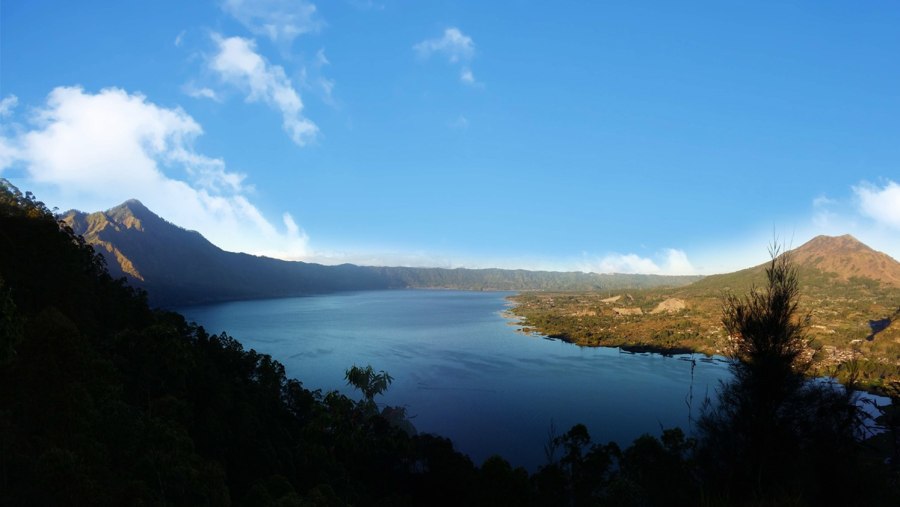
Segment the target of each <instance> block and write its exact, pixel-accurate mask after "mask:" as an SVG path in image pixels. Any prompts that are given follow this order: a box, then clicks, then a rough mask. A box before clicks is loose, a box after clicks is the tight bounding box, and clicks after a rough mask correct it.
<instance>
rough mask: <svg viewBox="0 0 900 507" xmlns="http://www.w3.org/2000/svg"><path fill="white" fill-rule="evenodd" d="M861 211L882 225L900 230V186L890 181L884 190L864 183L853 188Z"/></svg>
mask: <svg viewBox="0 0 900 507" xmlns="http://www.w3.org/2000/svg"><path fill="white" fill-rule="evenodd" d="M853 192H854V193H855V194H856V197H857V199H859V211H860V212H861V213H862V214H863V215H865V216H867V217H869V218H871V219H873V220H875V222H877V223H878V224H880V225H885V226H888V227H891V228H894V229H900V185H898V184H897V183H896V182H894V181H892V180H888V182H887V184H885V186H884V187H883V188H880V187H878V186H876V185H873V184H871V183H867V182H863V183H860V184H859V185H858V186H855V187H853Z"/></svg>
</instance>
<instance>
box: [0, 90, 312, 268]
mask: <svg viewBox="0 0 900 507" xmlns="http://www.w3.org/2000/svg"><path fill="white" fill-rule="evenodd" d="M202 133H203V129H202V128H201V127H200V125H199V124H198V123H197V122H196V121H195V120H194V119H193V118H192V117H191V116H189V115H188V114H187V113H185V112H184V111H183V110H182V109H180V108H174V109H169V108H164V107H160V106H157V105H155V104H153V103H152V102H150V101H148V100H147V98H146V97H144V96H143V95H140V94H129V93H128V92H126V91H125V90H122V89H118V88H107V89H104V90H101V91H100V92H99V93H95V94H93V93H88V92H85V91H84V90H83V89H81V88H77V87H60V88H56V89H54V90H53V91H52V92H51V93H50V95H49V96H48V97H47V101H46V103H45V104H44V105H43V106H42V107H41V108H39V109H38V110H37V113H36V115H35V116H34V118H33V121H32V123H31V125H30V126H29V127H28V128H27V129H24V130H23V131H21V132H19V133H17V134H15V135H12V136H9V137H7V136H6V135H3V136H0V146H2V145H6V146H10V147H12V148H13V149H14V150H13V156H11V157H10V158H9V159H8V160H5V161H4V160H2V158H0V162H2V166H0V172H2V171H3V170H4V169H8V168H9V167H10V166H15V167H18V168H19V169H23V170H24V174H25V175H26V178H27V180H28V184H29V185H31V186H34V185H37V186H39V187H42V188H41V190H42V191H44V192H43V193H42V194H41V195H42V196H44V199H45V200H46V201H47V202H49V203H53V204H57V205H62V206H70V207H74V208H78V209H81V210H84V211H94V210H98V209H105V208H107V207H110V206H112V205H115V204H118V203H119V202H122V201H124V200H126V199H130V198H137V199H140V200H141V201H143V202H144V203H145V204H146V205H147V206H148V207H150V209H152V210H154V211H156V212H157V213H159V214H160V215H162V216H163V217H165V218H166V219H168V220H171V221H172V222H174V223H176V224H179V225H181V226H183V227H187V228H189V229H194V230H197V231H199V232H200V233H202V234H203V235H204V236H206V237H207V238H209V239H210V241H212V242H213V243H215V244H217V245H219V246H220V247H222V248H225V249H227V250H232V251H245V252H250V253H258V254H268V255H275V256H278V257H282V258H300V257H304V256H305V255H307V254H308V248H307V244H308V238H307V236H306V235H305V234H304V233H303V231H302V230H300V228H299V227H297V225H296V223H295V222H294V220H293V218H291V217H290V215H288V214H285V215H284V216H283V217H282V222H283V225H282V226H281V227H277V226H275V225H273V224H272V223H270V222H269V221H268V220H266V218H265V217H264V216H263V215H262V213H261V212H260V211H259V209H257V208H256V207H255V206H254V205H253V204H252V203H251V202H250V200H249V199H248V194H249V192H250V189H249V188H248V186H247V185H246V184H245V183H244V182H245V176H244V175H243V174H240V173H237V172H234V171H229V170H227V169H226V167H225V162H224V161H223V160H222V159H219V158H213V157H208V156H206V155H204V154H201V153H198V152H197V151H195V150H194V148H193V141H194V140H195V139H196V138H197V137H198V136H200V135H201V134H202Z"/></svg>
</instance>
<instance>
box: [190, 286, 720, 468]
mask: <svg viewBox="0 0 900 507" xmlns="http://www.w3.org/2000/svg"><path fill="white" fill-rule="evenodd" d="M510 294H511V293H504V292H463V291H442V290H392V291H367V292H353V293H339V294H330V295H318V296H309V297H297V298H285V299H268V300H255V301H239V302H231V303H221V304H215V305H206V306H193V307H186V308H180V309H179V311H180V312H181V313H183V314H184V315H185V316H186V317H187V318H188V319H189V320H193V321H196V322H197V323H198V324H200V325H202V326H204V327H205V328H206V329H207V331H209V332H215V333H218V332H221V331H226V332H227V333H228V334H230V335H231V336H234V337H235V338H237V339H238V340H239V341H241V342H242V343H243V344H244V347H245V348H247V349H251V348H252V349H255V350H256V351H257V352H261V353H265V354H270V355H271V356H273V358H275V359H276V360H278V361H280V362H282V363H283V364H284V366H285V368H286V372H287V374H288V376H290V377H294V378H297V379H298V380H300V381H301V382H303V384H304V386H305V387H307V388H309V389H321V390H322V391H323V392H327V391H330V390H340V391H342V392H344V393H346V394H348V395H351V396H354V397H357V398H358V397H359V396H358V393H356V392H352V388H350V387H349V386H347V384H346V383H345V381H344V372H345V370H346V369H347V368H349V367H350V366H352V365H354V364H355V365H359V366H366V365H372V366H373V367H374V368H375V369H376V370H384V371H386V372H388V373H389V374H390V375H391V376H392V377H393V378H394V382H393V384H391V386H390V389H389V390H388V391H387V393H386V394H385V395H384V396H381V397H378V398H376V401H378V402H379V403H380V404H388V405H394V406H402V407H405V408H406V410H407V414H408V415H409V416H410V420H411V422H412V423H413V424H414V425H415V427H416V429H417V430H418V431H419V432H426V433H435V434H438V435H441V436H445V437H449V438H450V439H452V440H453V442H454V444H455V446H456V447H457V448H458V449H459V450H461V451H462V452H464V453H466V454H468V455H469V456H470V457H471V458H472V460H473V461H474V462H475V463H476V464H478V463H481V462H483V461H484V460H485V459H486V458H488V457H489V456H491V455H493V454H499V455H501V456H503V457H504V458H506V459H508V460H509V461H510V462H511V463H512V464H513V465H519V466H524V467H526V468H528V469H531V470H534V469H536V468H537V467H538V466H539V465H541V464H543V463H544V462H545V461H546V458H545V453H544V444H545V443H546V442H547V440H548V432H550V431H551V427H555V430H556V432H557V433H558V434H561V433H563V432H565V431H567V430H568V429H569V428H570V427H571V426H572V425H574V424H577V423H583V424H585V425H586V426H587V427H588V429H589V430H590V433H591V436H592V438H593V440H594V441H595V442H607V441H615V442H617V443H619V444H620V445H627V444H629V443H630V442H631V441H632V440H633V439H635V438H636V437H638V436H640V435H641V434H644V433H649V434H653V435H658V434H659V433H660V431H661V428H669V427H673V426H680V427H681V428H682V429H684V430H685V432H687V433H689V434H690V433H691V428H692V420H693V419H695V418H696V417H697V416H698V415H699V414H700V411H701V408H702V405H703V402H704V400H705V399H706V398H707V397H709V398H711V399H713V400H714V399H715V398H716V396H715V394H716V390H717V388H718V386H719V383H720V381H723V380H728V379H729V378H730V373H729V371H728V368H727V363H726V362H725V361H724V360H723V359H722V358H707V357H705V356H703V355H700V354H696V355H680V356H673V357H666V356H662V355H659V354H649V353H646V354H631V353H627V352H623V351H620V350H618V349H610V348H585V347H578V346H575V345H572V344H569V343H565V342H562V341H559V340H550V339H547V338H545V337H541V336H530V335H525V334H522V333H520V332H516V326H515V325H514V324H515V322H513V321H511V320H510V319H508V318H505V317H504V315H503V311H504V309H506V308H507V306H508V305H509V303H508V302H507V301H506V297H507V296H509V295H510Z"/></svg>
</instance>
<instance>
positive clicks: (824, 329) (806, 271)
mask: <svg viewBox="0 0 900 507" xmlns="http://www.w3.org/2000/svg"><path fill="white" fill-rule="evenodd" d="M800 276H801V283H802V284H803V285H802V286H803V296H802V299H801V311H802V312H805V313H809V315H810V327H809V337H810V338H811V347H812V349H813V351H815V356H814V359H815V361H816V368H815V370H816V373H818V374H830V373H834V374H837V375H838V376H841V377H844V378H846V376H847V374H848V373H849V368H850V367H851V366H852V364H853V360H854V359H856V364H858V365H859V368H860V370H861V371H860V376H861V380H862V382H863V383H864V384H866V385H870V386H872V387H878V386H879V385H881V384H883V383H884V382H889V381H900V324H897V323H896V322H893V323H892V324H890V325H888V326H887V327H886V328H884V329H882V330H881V331H880V332H878V333H876V334H875V335H874V337H873V336H872V334H873V328H872V326H871V325H870V323H874V324H875V328H876V329H877V328H878V327H879V326H878V324H877V322H878V321H882V322H884V321H883V319H890V320H892V321H893V320H895V318H896V317H900V315H898V313H897V312H898V308H900V289H898V288H895V287H892V286H888V285H885V284H880V283H878V282H875V281H873V280H870V279H865V278H850V279H849V280H848V281H842V280H840V279H839V277H838V276H836V275H833V274H830V273H826V272H823V271H820V270H818V269H815V268H802V269H801V274H800ZM763 277H764V273H763V269H762V267H755V268H750V269H746V270H742V271H738V272H736V273H731V274H729V275H721V276H711V277H707V278H705V279H704V280H701V281H699V282H697V283H694V284H692V285H690V286H687V287H682V288H675V289H646V290H637V291H627V292H603V293H531V294H520V295H517V296H515V297H514V298H512V299H513V301H515V302H516V303H517V306H516V307H514V308H513V309H512V312H513V313H514V314H516V315H519V316H521V317H524V321H523V329H524V330H525V331H536V332H540V333H542V334H547V335H551V336H557V337H559V338H562V339H565V340H567V341H570V342H573V343H576V344H579V345H585V346H610V347H625V348H631V349H648V350H655V351H660V352H681V351H685V350H691V351H698V352H703V353H706V354H726V353H727V352H728V339H727V336H726V334H725V331H724V330H723V328H722V324H721V302H722V296H723V295H724V294H725V293H727V292H728V291H730V292H733V293H735V294H744V293H746V292H747V291H748V290H749V289H750V288H751V287H752V286H753V285H754V284H756V285H761V284H762V283H763V280H764V278H763ZM616 295H619V296H621V298H620V299H619V300H618V301H615V302H603V300H604V299H607V298H609V297H611V296H613V297H614V296H616ZM669 298H677V299H680V300H682V301H684V303H685V305H686V308H684V309H683V310H680V311H677V312H675V313H671V314H670V313H660V314H655V315H652V314H650V313H649V312H651V311H652V310H653V309H654V308H655V307H656V305H658V304H659V303H660V302H662V301H664V300H666V299H669ZM616 308H640V309H641V311H642V312H643V315H617V314H616V311H615V309H616ZM869 338H872V339H871V340H870V339H869Z"/></svg>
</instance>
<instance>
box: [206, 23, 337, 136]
mask: <svg viewBox="0 0 900 507" xmlns="http://www.w3.org/2000/svg"><path fill="white" fill-rule="evenodd" d="M213 40H214V41H215V43H216V45H217V49H218V51H217V53H216V54H215V55H214V56H213V57H212V58H211V59H210V61H209V68H210V69H211V70H212V71H214V72H215V73H216V74H218V76H219V77H220V78H221V79H222V80H223V81H224V82H226V83H229V84H231V85H233V86H235V87H237V88H238V89H240V90H242V91H244V92H245V93H247V101H248V102H257V101H262V102H264V103H266V104H268V105H269V106H270V107H272V108H275V109H277V110H278V111H280V112H281V115H282V119H283V121H282V126H283V127H284V130H285V131H286V132H287V133H288V135H289V136H290V137H291V139H292V140H293V141H294V142H295V143H297V144H298V145H300V146H304V145H306V144H307V143H309V142H310V141H312V140H314V139H315V137H316V134H317V133H318V130H319V129H318V127H316V125H315V123H313V122H312V121H310V120H309V119H307V118H306V117H304V116H303V101H302V100H301V99H300V94H299V93H297V90H296V89H294V86H293V84H292V83H291V80H290V79H288V77H287V75H286V74H285V72H284V68H282V67H281V66H279V65H272V64H271V63H269V62H268V61H266V59H265V58H263V57H262V56H261V55H260V54H259V53H258V52H257V51H256V45H255V43H254V42H253V41H252V40H250V39H244V38H242V37H228V38H223V37H222V36H220V35H218V34H213Z"/></svg>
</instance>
